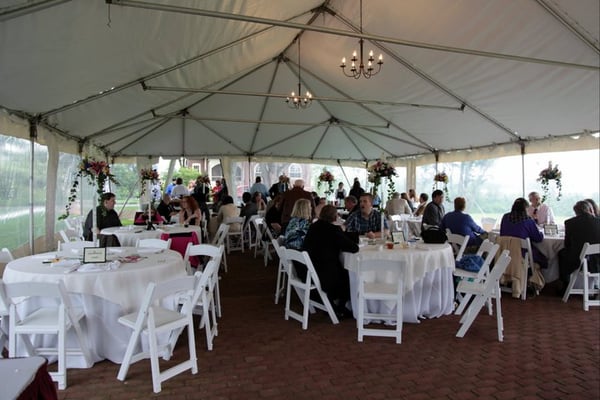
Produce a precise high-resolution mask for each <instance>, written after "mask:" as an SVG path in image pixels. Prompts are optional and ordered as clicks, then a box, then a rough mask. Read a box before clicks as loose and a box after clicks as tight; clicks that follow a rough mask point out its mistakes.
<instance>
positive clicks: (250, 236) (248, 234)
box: [244, 215, 262, 258]
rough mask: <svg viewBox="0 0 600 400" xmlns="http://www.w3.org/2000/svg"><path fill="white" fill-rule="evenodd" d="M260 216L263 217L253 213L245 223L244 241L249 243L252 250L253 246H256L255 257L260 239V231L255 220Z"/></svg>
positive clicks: (249, 248)
mask: <svg viewBox="0 0 600 400" xmlns="http://www.w3.org/2000/svg"><path fill="white" fill-rule="evenodd" d="M259 218H261V217H260V216H258V215H251V216H250V218H248V220H247V221H245V224H244V242H246V243H248V250H251V249H252V248H253V247H254V248H255V250H254V258H256V246H257V239H258V232H257V230H256V223H255V222H254V221H256V220H257V219H259ZM261 219H262V218H261ZM258 244H260V240H259V241H258Z"/></svg>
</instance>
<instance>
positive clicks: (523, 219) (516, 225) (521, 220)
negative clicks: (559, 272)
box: [500, 197, 548, 268]
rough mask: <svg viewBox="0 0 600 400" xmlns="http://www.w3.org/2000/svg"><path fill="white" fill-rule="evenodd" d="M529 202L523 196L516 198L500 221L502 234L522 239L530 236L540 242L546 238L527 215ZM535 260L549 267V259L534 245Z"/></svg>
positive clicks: (530, 238)
mask: <svg viewBox="0 0 600 400" xmlns="http://www.w3.org/2000/svg"><path fill="white" fill-rule="evenodd" d="M527 207H529V203H527V200H525V199H524V198H522V197H519V198H518V199H516V200H515V201H514V203H513V205H512V208H511V210H510V212H509V213H506V214H504V215H503V216H502V222H500V236H513V237H518V238H521V239H526V238H529V240H530V241H531V242H534V243H539V242H541V241H542V240H543V239H544V234H543V233H542V232H540V230H539V229H538V227H537V225H536V224H535V221H534V220H533V219H532V218H531V217H530V216H529V215H527ZM532 250H533V261H534V262H536V263H538V264H539V265H540V267H541V268H547V267H548V260H547V259H546V257H545V256H544V255H543V254H542V253H540V251H539V250H538V249H537V247H533V246H532Z"/></svg>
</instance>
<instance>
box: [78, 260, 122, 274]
mask: <svg viewBox="0 0 600 400" xmlns="http://www.w3.org/2000/svg"><path fill="white" fill-rule="evenodd" d="M120 266H121V262H120V261H119V260H115V261H110V262H105V263H87V264H83V265H81V266H80V267H79V268H77V271H78V272H99V271H110V270H115V269H117V268H119V267H120Z"/></svg>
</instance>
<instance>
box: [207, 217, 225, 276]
mask: <svg viewBox="0 0 600 400" xmlns="http://www.w3.org/2000/svg"><path fill="white" fill-rule="evenodd" d="M228 232H229V225H227V224H221V225H219V229H217V233H215V237H214V238H213V241H212V242H211V244H212V245H215V246H221V245H222V246H225V242H226V239H227V233H228ZM221 262H222V263H223V268H224V269H225V272H227V253H226V252H223V258H221Z"/></svg>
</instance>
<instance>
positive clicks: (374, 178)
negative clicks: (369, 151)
mask: <svg viewBox="0 0 600 400" xmlns="http://www.w3.org/2000/svg"><path fill="white" fill-rule="evenodd" d="M367 172H368V173H369V178H368V180H369V182H372V183H373V185H374V186H375V189H377V188H378V187H379V185H381V179H382V178H388V200H389V199H391V197H392V195H393V194H394V192H395V191H396V186H395V185H394V181H393V180H392V177H393V176H397V175H396V168H394V166H393V165H392V164H390V163H388V162H387V161H385V160H381V159H377V160H376V161H375V163H373V164H371V165H370V166H369V167H368V168H367Z"/></svg>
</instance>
